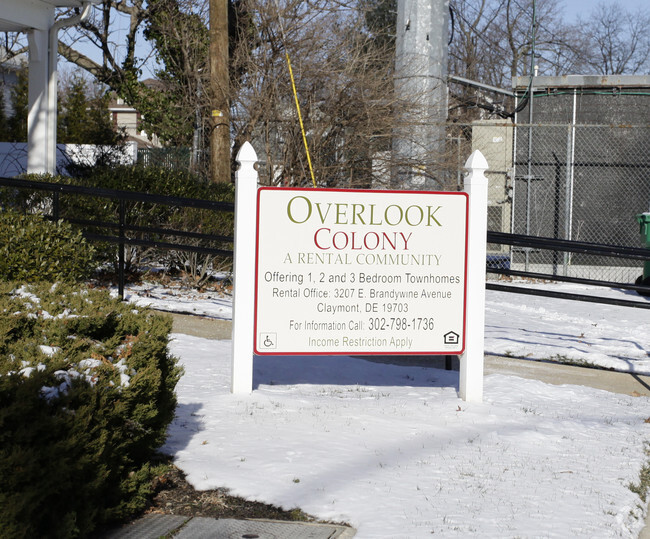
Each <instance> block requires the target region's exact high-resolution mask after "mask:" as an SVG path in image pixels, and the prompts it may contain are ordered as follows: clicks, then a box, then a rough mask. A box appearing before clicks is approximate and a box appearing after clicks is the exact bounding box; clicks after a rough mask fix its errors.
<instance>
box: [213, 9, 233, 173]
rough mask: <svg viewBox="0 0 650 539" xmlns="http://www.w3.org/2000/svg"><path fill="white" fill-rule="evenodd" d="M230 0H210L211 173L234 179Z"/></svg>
mask: <svg viewBox="0 0 650 539" xmlns="http://www.w3.org/2000/svg"><path fill="white" fill-rule="evenodd" d="M228 63H229V62H228V0H210V94H209V95H210V109H211V111H210V116H211V117H210V129H211V132H210V176H211V180H212V181H213V182H215V183H218V182H230V101H229V94H230V84H229V75H228Z"/></svg>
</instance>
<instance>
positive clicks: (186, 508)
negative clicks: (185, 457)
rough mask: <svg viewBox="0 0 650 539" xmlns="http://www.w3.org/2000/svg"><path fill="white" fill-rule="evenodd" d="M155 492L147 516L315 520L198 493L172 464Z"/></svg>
mask: <svg viewBox="0 0 650 539" xmlns="http://www.w3.org/2000/svg"><path fill="white" fill-rule="evenodd" d="M154 489H155V495H154V496H153V498H152V500H151V504H150V506H149V508H148V509H147V510H146V511H145V513H164V514H169V515H183V516H190V517H194V516H200V517H210V518H235V519H247V518H264V519H272V520H291V521H303V522H310V521H313V520H314V519H313V518H311V517H309V516H308V515H306V514H305V513H303V512H302V511H300V510H299V509H294V510H291V511H285V510H283V509H279V508H277V507H274V506H272V505H266V504H263V503H259V502H250V501H247V500H243V499H241V498H237V497H235V496H230V495H228V493H227V492H226V491H225V490H222V489H216V490H204V491H197V490H195V489H194V487H192V485H190V484H189V483H188V482H187V481H186V479H185V474H184V473H183V472H182V471H181V470H179V469H178V468H177V467H176V466H174V465H173V464H171V463H170V464H169V471H167V472H166V473H165V474H164V475H162V476H159V477H157V478H155V480H154Z"/></svg>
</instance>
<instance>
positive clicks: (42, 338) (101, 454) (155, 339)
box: [0, 283, 181, 538]
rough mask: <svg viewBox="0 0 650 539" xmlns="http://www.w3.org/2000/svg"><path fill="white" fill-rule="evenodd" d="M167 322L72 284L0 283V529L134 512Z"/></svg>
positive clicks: (152, 438)
mask: <svg viewBox="0 0 650 539" xmlns="http://www.w3.org/2000/svg"><path fill="white" fill-rule="evenodd" d="M170 330H171V319H170V318H169V317H167V316H161V315H156V314H153V313H151V312H150V311H147V310H142V309H138V308H135V307H134V306H133V305H129V304H126V303H122V302H120V301H118V300H116V299H113V298H111V297H110V295H109V294H108V293H107V292H104V291H99V290H93V289H86V288H82V287H79V286H75V285H69V284H57V285H50V284H46V283H40V284H32V285H21V286H19V285H16V284H12V283H0V536H2V537H11V538H14V537H16V538H23V537H24V538H31V537H56V538H58V537H61V538H63V537H65V538H68V537H87V536H89V535H90V534H91V533H92V532H93V530H95V529H97V527H98V526H100V525H102V524H103V523H106V522H111V521H114V520H123V519H124V518H126V517H128V516H130V515H133V514H135V513H137V512H138V511H141V510H142V509H143V508H144V506H145V504H146V500H147V496H148V495H149V494H150V493H151V490H150V485H151V479H152V477H153V476H154V474H156V475H157V474H159V473H160V472H161V470H159V469H156V468H154V467H152V466H151V465H150V464H149V463H150V462H151V458H152V456H153V455H154V453H155V451H156V449H157V448H158V447H160V445H161V444H162V443H163V442H164V440H165V436H166V430H167V426H168V425H169V423H170V422H171V420H172V418H173V415H174V409H175V406H176V398H175V394H174V389H175V386H176V383H177V382H178V380H179V378H180V375H181V369H180V367H178V366H177V365H176V360H175V358H173V357H172V356H170V355H169V353H168V349H167V344H168V338H169V337H168V336H169V332H170Z"/></svg>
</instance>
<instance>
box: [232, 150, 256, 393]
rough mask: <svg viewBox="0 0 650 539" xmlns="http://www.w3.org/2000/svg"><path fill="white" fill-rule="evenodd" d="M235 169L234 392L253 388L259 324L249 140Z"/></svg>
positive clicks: (252, 162)
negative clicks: (255, 336)
mask: <svg viewBox="0 0 650 539" xmlns="http://www.w3.org/2000/svg"><path fill="white" fill-rule="evenodd" d="M237 161H239V163H240V168H239V170H238V171H237V172H236V173H235V247H234V255H233V275H234V278H233V312H232V379H231V380H232V383H231V388H230V390H231V391H232V393H250V392H251V391H253V331H254V326H255V321H254V316H255V245H256V241H255V238H256V227H257V210H256V208H257V181H258V176H257V171H256V170H255V163H256V162H257V154H256V153H255V150H254V149H253V146H251V144H250V143H249V142H245V143H244V145H243V146H242V147H241V149H240V150H239V153H238V154H237Z"/></svg>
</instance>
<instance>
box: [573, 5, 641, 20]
mask: <svg viewBox="0 0 650 539" xmlns="http://www.w3.org/2000/svg"><path fill="white" fill-rule="evenodd" d="M604 1H605V2H607V3H608V4H609V3H611V4H615V3H618V4H619V5H620V6H621V7H622V8H623V9H625V10H626V11H632V12H634V11H636V10H637V9H638V8H640V7H645V8H649V9H650V0H604ZM599 3H601V0H564V9H565V13H566V14H567V16H568V17H569V19H575V18H577V17H578V15H582V16H587V15H588V14H589V12H590V11H591V10H592V9H593V8H594V7H595V6H597V5H598V4H599Z"/></svg>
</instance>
